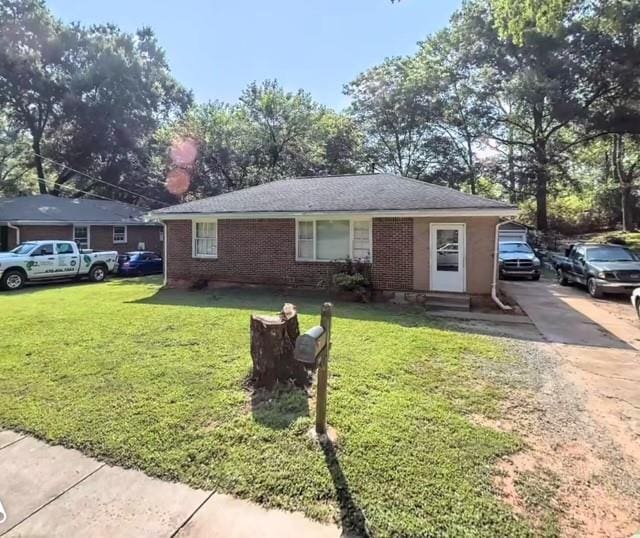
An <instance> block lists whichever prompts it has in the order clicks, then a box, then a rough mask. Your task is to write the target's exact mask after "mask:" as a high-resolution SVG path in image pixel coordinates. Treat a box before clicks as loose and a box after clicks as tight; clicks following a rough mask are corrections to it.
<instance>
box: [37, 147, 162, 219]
mask: <svg viewBox="0 0 640 538" xmlns="http://www.w3.org/2000/svg"><path fill="white" fill-rule="evenodd" d="M34 155H37V156H38V157H40V158H41V159H44V160H45V161H49V162H50V163H53V164H55V165H56V166H61V167H63V168H66V169H67V170H71V171H72V172H75V173H76V174H80V175H81V176H84V177H86V178H88V179H90V180H92V181H97V182H99V183H104V184H105V185H107V186H109V187H112V188H114V189H119V190H121V191H124V192H126V193H128V194H132V195H133V196H139V197H140V198H144V199H146V200H151V201H152V202H155V203H157V204H160V205H161V206H162V207H167V204H166V202H161V201H160V200H157V199H155V198H151V197H150V196H146V195H144V194H139V193H137V192H134V191H130V190H129V189H125V188H124V187H121V186H120V185H114V184H113V183H109V182H108V181H105V180H103V179H98V178H97V177H93V176H90V175H89V174H85V173H84V172H80V170H76V169H75V168H71V167H70V166H67V165H66V164H63V163H59V162H57V161H54V160H53V159H50V158H49V157H45V156H44V155H40V154H39V153H35V152H34ZM78 190H80V189H78ZM87 194H91V193H87ZM107 199H108V198H107ZM114 201H115V200H114Z"/></svg>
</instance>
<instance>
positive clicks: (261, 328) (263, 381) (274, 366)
mask: <svg viewBox="0 0 640 538" xmlns="http://www.w3.org/2000/svg"><path fill="white" fill-rule="evenodd" d="M299 335H300V328H299V326H298V313H297V311H296V307H295V306H294V305H292V304H288V303H287V304H285V305H284V306H283V307H282V312H280V314H279V315H277V316H260V315H252V316H251V358H252V360H253V375H252V382H253V386H254V387H256V388H267V389H272V388H273V387H274V386H275V385H276V384H277V383H278V382H281V383H284V382H288V381H293V382H294V383H295V384H296V385H298V386H301V387H304V386H307V385H308V384H309V382H310V375H309V372H308V371H307V369H306V368H305V366H304V364H302V363H301V362H298V361H296V360H295V358H294V356H293V351H294V348H295V343H296V339H297V338H298V336H299Z"/></svg>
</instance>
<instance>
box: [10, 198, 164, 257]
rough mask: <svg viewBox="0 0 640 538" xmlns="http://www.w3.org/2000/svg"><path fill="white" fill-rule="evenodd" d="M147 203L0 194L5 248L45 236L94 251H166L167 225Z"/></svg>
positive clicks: (44, 237) (45, 237)
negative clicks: (154, 216)
mask: <svg viewBox="0 0 640 538" xmlns="http://www.w3.org/2000/svg"><path fill="white" fill-rule="evenodd" d="M146 213H147V211H145V210H144V209H142V208H139V207H136V206H133V205H129V204H124V203H122V202H112V201H109V200H91V199H85V198H63V197H58V196H50V195H47V194H41V195H37V196H20V197H16V198H2V199H0V251H5V250H10V249H12V248H14V247H15V246H16V245H17V244H18V243H21V242H25V241H36V240H42V239H62V240H68V241H73V240H75V241H76V242H77V243H78V244H79V245H80V246H81V247H82V248H90V249H93V250H117V251H118V252H121V253H122V252H129V251H132V250H152V251H155V252H158V253H162V251H163V250H164V247H163V240H164V237H163V236H164V229H163V227H162V225H161V224H159V223H158V222H149V221H148V219H146Z"/></svg>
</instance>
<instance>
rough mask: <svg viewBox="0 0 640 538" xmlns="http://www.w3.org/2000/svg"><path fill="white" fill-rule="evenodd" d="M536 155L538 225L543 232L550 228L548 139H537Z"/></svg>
mask: <svg viewBox="0 0 640 538" xmlns="http://www.w3.org/2000/svg"><path fill="white" fill-rule="evenodd" d="M535 156H536V226H537V228H538V230H540V231H541V232H546V231H547V229H548V228H549V220H548V214H547V187H548V185H549V169H548V165H549V161H548V158H547V147H546V141H545V140H543V139H540V140H537V141H536V143H535Z"/></svg>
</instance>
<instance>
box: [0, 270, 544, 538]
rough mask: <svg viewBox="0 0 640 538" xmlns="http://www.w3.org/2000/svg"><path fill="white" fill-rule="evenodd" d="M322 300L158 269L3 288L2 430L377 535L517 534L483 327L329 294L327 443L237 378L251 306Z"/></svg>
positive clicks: (492, 346) (512, 446)
mask: <svg viewBox="0 0 640 538" xmlns="http://www.w3.org/2000/svg"><path fill="white" fill-rule="evenodd" d="M285 300H291V301H292V302H295V303H296V304H297V305H298V308H299V312H300V313H301V316H300V321H301V326H302V330H306V329H307V328H309V327H310V326H312V325H315V324H317V322H318V319H319V308H320V304H321V300H319V299H309V298H300V297H293V296H291V295H287V296H286V297H285V296H279V295H277V294H269V293H266V292H256V291H253V290H247V291H237V290H225V291H215V292H212V291H200V292H187V291H174V290H167V291H161V290H160V281H159V280H158V279H156V278H151V279H140V280H138V279H135V280H113V281H111V282H108V283H105V284H99V285H97V284H93V285H91V284H71V285H64V286H53V287H37V288H31V289H25V290H22V291H20V292H16V293H3V294H0V312H1V313H2V339H1V341H0V347H1V349H0V426H3V427H6V428H14V429H19V430H24V431H27V432H30V433H33V434H35V435H37V436H38V437H41V438H44V439H47V440H49V441H51V442H53V443H59V444H63V445H66V446H69V447H75V448H78V449H80V450H82V451H83V452H85V453H87V454H90V455H94V456H97V457H99V458H101V459H103V460H107V461H109V462H112V463H114V464H119V465H123V466H127V467H135V468H139V469H142V470H144V471H145V472H146V473H148V474H149V475H153V476H157V477H161V478H165V479H171V480H179V481H182V482H185V483H187V484H190V485H192V486H195V487H200V488H213V489H216V490H218V491H221V492H227V493H232V494H234V495H237V496H240V497H243V498H247V499H252V500H254V501H257V502H259V503H262V504H263V505H266V506H271V507H280V508H284V509H289V510H301V511H304V512H305V513H306V514H307V515H308V516H310V517H313V518H316V519H320V520H325V521H331V520H332V519H335V520H337V521H341V522H342V523H343V525H345V526H346V527H351V528H353V529H355V530H359V531H360V532H361V533H362V532H364V531H363V527H364V526H365V523H364V521H365V520H366V526H367V528H368V529H369V532H370V534H371V535H372V536H394V537H398V536H442V535H447V536H528V535H530V534H531V532H532V531H531V529H530V528H529V527H527V524H526V523H525V522H524V521H523V520H522V519H520V518H519V517H518V516H516V515H514V514H513V512H512V511H511V509H510V508H509V507H508V506H507V505H505V504H503V503H502V502H501V501H500V500H499V499H498V498H497V497H496V496H495V495H494V493H493V491H492V473H493V464H494V463H495V461H496V458H498V457H499V456H501V455H505V454H509V453H512V452H514V451H516V450H518V449H519V448H520V441H519V439H518V438H516V437H515V436H513V435H510V434H506V433H501V432H497V431H494V430H491V429H488V428H484V427H480V426H478V425H475V424H474V423H473V422H472V421H471V420H470V418H469V417H470V415H472V414H485V415H492V414H495V413H496V412H497V411H496V410H497V406H498V403H499V401H500V398H501V393H500V390H499V388H498V387H495V386H492V385H491V383H489V382H488V381H486V380H483V379H482V378H481V376H480V374H479V368H478V366H479V365H481V364H484V363H485V362H486V361H504V360H507V359H506V358H504V357H505V355H506V353H505V352H504V350H503V349H502V348H501V345H500V344H499V343H498V342H497V341H494V340H492V339H490V338H487V337H482V336H475V335H472V334H462V333H457V332H451V331H448V330H446V329H445V328H444V326H441V325H438V324H437V322H433V321H429V320H428V319H427V318H426V317H425V316H424V314H421V313H420V312H418V311H415V312H413V313H411V312H400V311H398V310H397V309H394V308H392V307H389V306H384V305H357V304H346V303H338V304H336V307H335V310H334V324H333V340H334V346H333V349H332V352H333V355H332V358H333V360H332V363H331V364H330V380H329V383H330V393H329V422H330V424H331V425H332V426H334V427H335V428H336V429H337V431H338V432H339V435H340V442H339V446H338V449H337V451H336V452H335V453H334V452H331V451H326V452H323V450H322V449H321V448H320V447H319V446H318V445H317V444H316V443H314V442H312V441H311V439H310V438H309V437H308V435H307V432H308V430H309V429H310V428H311V426H312V424H313V420H312V416H313V413H312V411H310V409H309V407H310V406H311V407H312V406H313V402H312V401H309V400H308V399H307V397H306V395H305V393H303V392H301V391H296V390H282V391H281V392H280V393H278V394H274V395H271V397H270V398H265V397H258V398H256V397H254V398H252V395H251V394H250V392H249V391H248V390H247V388H246V379H247V376H248V374H249V372H250V365H251V358H250V355H249V342H248V337H249V330H248V329H249V314H250V313H251V312H265V311H266V312H271V313H273V312H275V311H278V310H279V309H280V307H281V306H282V303H283V302H285Z"/></svg>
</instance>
